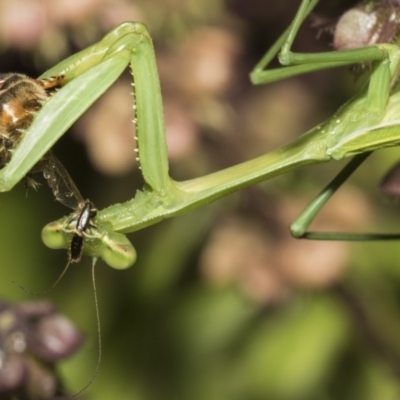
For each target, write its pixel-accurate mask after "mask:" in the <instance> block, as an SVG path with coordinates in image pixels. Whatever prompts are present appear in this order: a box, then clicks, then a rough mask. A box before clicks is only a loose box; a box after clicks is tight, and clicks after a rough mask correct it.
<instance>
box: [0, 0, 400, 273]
mask: <svg viewBox="0 0 400 400" xmlns="http://www.w3.org/2000/svg"><path fill="white" fill-rule="evenodd" d="M317 3H318V0H303V1H302V2H301V4H300V7H299V9H298V11H297V14H296V16H295V18H294V20H293V22H292V24H291V25H290V26H289V28H288V29H287V30H286V31H285V32H284V33H283V34H282V35H281V37H280V38H279V39H278V40H277V41H276V43H275V44H274V45H273V46H272V47H271V49H270V50H269V51H268V52H267V53H266V55H265V56H264V57H263V58H262V60H261V61H260V62H259V63H258V64H257V66H256V67H255V69H254V70H253V71H252V73H251V74H250V77H251V81H252V82H253V83H254V84H264V83H268V82H273V81H277V80H281V79H285V78H287V77H291V76H295V75H299V74H304V73H309V72H312V71H317V70H321V69H326V68H334V67H342V66H347V65H352V64H356V63H371V64H372V68H371V72H370V77H369V79H368V82H367V83H366V85H365V87H364V88H363V89H362V90H361V92H360V93H358V94H357V95H356V96H354V97H353V98H352V99H351V100H350V101H348V102H347V103H346V104H345V105H344V106H343V107H341V108H340V109H339V110H338V111H337V112H336V114H335V115H333V116H332V118H330V119H329V120H328V121H326V122H324V123H322V124H320V125H318V126H316V127H315V128H313V129H311V130H310V131H308V132H307V133H305V134H303V135H302V136H300V137H299V138H298V139H296V140H294V141H292V142H291V143H289V144H287V145H285V146H283V147H281V148H278V149H276V150H273V151H271V152H269V153H267V154H264V155H261V156H259V157H257V158H254V159H251V160H249V161H246V162H243V163H241V164H238V165H235V166H233V167H230V168H227V169H224V170H221V171H218V172H215V173H211V174H209V175H206V176H203V177H200V178H195V179H191V180H187V181H183V182H177V181H175V180H173V179H172V178H171V177H170V176H169V173H168V158H167V147H166V141H165V127H164V121H163V109H162V98H161V91H160V83H159V78H158V72H157V66H156V59H155V54H154V49H153V45H152V41H151V37H150V35H149V33H148V31H147V29H146V27H145V26H144V25H143V24H141V23H133V22H126V23H123V24H121V25H119V26H118V27H116V28H115V29H113V30H112V31H111V32H109V33H108V34H107V35H106V36H105V37H104V38H103V39H102V40H100V41H99V42H98V43H96V44H94V45H92V46H90V47H89V48H87V49H85V50H83V51H81V52H79V53H77V54H75V55H73V56H71V57H69V58H67V59H66V60H64V61H62V62H61V63H59V64H58V65H56V66H55V67H53V68H51V69H50V70H48V71H47V72H45V73H44V74H43V75H42V76H41V77H40V78H39V79H41V78H50V77H54V76H62V77H63V82H64V84H63V87H62V89H61V90H59V91H58V92H57V93H55V94H54V95H52V96H51V97H50V99H49V100H47V101H46V102H45V104H44V105H43V107H42V108H41V110H40V111H39V112H37V115H36V116H35V118H34V121H33V123H32V124H31V126H30V127H29V128H28V129H27V130H26V131H25V132H24V135H23V137H22V139H21V141H20V143H19V145H18V147H17V148H16V149H15V151H14V152H13V154H12V157H11V160H10V162H9V163H8V164H7V165H6V166H5V167H4V168H3V169H2V170H1V171H0V191H7V190H10V189H11V188H12V187H13V186H14V185H15V184H16V183H18V182H19V181H20V180H21V179H23V178H24V177H25V176H26V175H27V174H28V173H29V171H31V170H32V169H33V168H34V166H35V165H36V164H37V163H38V162H39V161H40V160H41V159H42V158H43V157H45V155H46V154H47V153H48V152H49V151H50V149H51V147H52V146H53V145H54V143H55V142H56V141H57V140H58V139H59V138H60V136H61V135H63V134H64V133H65V131H66V130H67V129H68V128H69V127H70V126H71V125H72V123H73V122H74V121H75V120H76V119H77V118H78V117H79V116H80V115H81V114H82V113H84V112H85V110H86V109H87V108H88V107H89V106H90V105H91V104H92V103H93V102H94V101H95V100H96V99H97V98H98V97H99V96H101V95H102V94H103V93H104V92H105V91H106V90H107V88H108V87H109V86H110V85H111V84H112V83H113V82H114V81H115V80H116V79H117V78H118V77H119V75H120V74H121V73H122V72H123V71H124V70H125V69H126V68H127V67H128V66H130V68H131V70H132V74H133V77H134V91H133V92H134V100H135V102H134V110H135V123H136V130H137V155H138V160H139V162H140V167H141V172H142V175H143V178H144V181H145V185H144V187H143V189H142V190H141V191H138V192H137V193H136V194H135V196H134V198H133V199H131V200H129V201H127V202H125V203H122V204H114V205H111V206H109V207H107V208H105V209H102V210H100V211H99V212H97V215H96V216H95V217H94V218H93V224H92V226H90V227H89V228H88V229H87V231H86V232H85V235H84V252H85V253H86V254H87V255H90V256H92V257H94V258H96V257H101V258H103V260H104V261H105V262H106V263H108V264H109V265H110V266H111V267H113V268H116V269H124V268H127V267H129V266H130V265H132V264H133V263H134V261H135V259H136V252H135V250H134V248H133V246H132V245H131V243H130V242H129V240H128V239H127V238H126V236H125V235H124V234H126V233H129V232H133V231H136V230H139V229H143V228H145V227H147V226H150V225H152V224H156V223H158V222H160V221H162V220H163V219H165V218H171V217H174V216H177V215H180V214H183V213H185V212H188V211H190V210H193V209H195V208H197V207H201V206H202V205H205V204H207V203H209V202H211V201H214V200H217V199H219V198H221V197H223V196H226V195H228V194H230V193H232V192H235V191H237V190H240V189H242V188H244V187H247V186H249V185H253V184H256V183H258V182H261V181H264V180H266V179H270V178H273V177H275V176H278V175H280V174H283V173H286V172H289V171H292V170H294V169H296V168H299V167H301V166H304V165H307V164H317V163H323V162H328V161H330V160H340V159H343V158H347V157H350V156H354V158H353V159H352V160H351V161H350V162H349V163H348V164H347V166H346V167H345V168H344V169H343V170H342V171H341V172H340V173H339V174H338V175H337V177H336V178H335V179H334V180H333V181H332V182H331V183H329V185H328V186H327V187H326V188H325V189H324V190H323V191H322V192H321V193H320V195H318V196H317V197H316V199H315V200H314V201H313V202H312V203H311V204H310V205H309V206H308V207H307V208H306V209H305V210H304V211H303V213H302V214H301V215H300V217H299V218H298V219H297V220H296V221H295V222H294V223H293V224H292V225H291V232H292V234H293V236H295V237H297V238H308V239H317V240H367V239H374V240H387V239H400V234H380V235H379V234H370V235H367V234H365V235H360V234H341V233H332V232H330V233H319V232H307V228H308V226H309V225H310V223H311V222H312V220H313V219H314V218H315V216H316V215H317V213H318V212H319V211H320V209H321V208H322V207H323V206H324V204H325V203H326V202H327V201H328V200H329V198H330V197H331V196H332V195H333V194H334V192H335V191H336V190H337V189H338V188H339V187H340V185H341V184H342V183H343V182H345V181H346V179H347V178H348V177H349V176H350V174H351V173H352V172H353V171H354V170H355V169H356V168H357V167H358V166H359V165H360V164H361V163H362V162H363V161H364V160H365V159H366V157H367V156H368V155H369V154H370V153H371V152H372V151H374V150H379V149H382V148H384V147H388V146H396V145H399V144H400V92H399V90H398V89H399V87H398V86H396V85H395V77H396V73H397V70H398V66H399V62H400V48H399V47H398V46H397V45H395V44H387V43H382V44H375V45H371V46H367V47H363V48H358V49H350V50H343V51H331V52H326V53H319V54H299V53H293V52H292V51H291V47H292V43H293V41H294V40H295V37H296V34H297V32H298V30H299V28H300V26H301V24H302V23H303V21H304V20H305V18H306V17H307V16H308V15H309V13H310V12H311V11H312V9H313V8H314V7H315V5H316V4H317ZM277 55H278V57H279V60H280V62H281V64H282V65H283V67H282V68H277V69H267V66H268V64H269V63H270V62H271V61H272V60H273V59H274V58H275V57H276V56H277ZM133 147H134V145H133V144H132V151H133ZM76 225H77V216H76V213H75V214H72V216H68V217H64V218H62V219H60V220H58V221H56V222H52V223H50V224H48V225H47V226H46V227H45V228H44V229H43V231H42V238H43V241H44V243H45V244H46V245H47V246H48V247H50V248H55V249H58V248H68V247H69V245H70V242H71V240H72V236H73V235H74V229H75V228H74V227H75V226H76Z"/></svg>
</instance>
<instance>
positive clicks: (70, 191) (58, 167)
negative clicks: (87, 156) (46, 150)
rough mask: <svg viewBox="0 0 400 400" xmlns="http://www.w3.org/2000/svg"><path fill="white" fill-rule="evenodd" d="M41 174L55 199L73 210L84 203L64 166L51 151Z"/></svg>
mask: <svg viewBox="0 0 400 400" xmlns="http://www.w3.org/2000/svg"><path fill="white" fill-rule="evenodd" d="M43 176H44V177H45V179H46V180H47V183H48V185H49V187H50V189H51V190H52V192H53V194H54V197H55V198H56V200H57V201H59V202H60V203H62V204H64V205H65V206H66V207H69V208H72V209H73V210H75V209H77V208H79V207H80V205H81V204H82V203H84V200H83V197H82V195H81V193H80V191H79V190H78V188H77V187H76V185H75V183H74V181H73V180H72V178H71V177H70V176H69V174H68V172H67V170H66V169H65V167H64V166H63V165H62V164H61V162H60V161H59V160H58V158H57V157H55V156H54V155H53V154H52V153H50V154H48V155H47V160H46V162H45V166H44V168H43Z"/></svg>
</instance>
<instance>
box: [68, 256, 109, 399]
mask: <svg viewBox="0 0 400 400" xmlns="http://www.w3.org/2000/svg"><path fill="white" fill-rule="evenodd" d="M96 262H97V257H93V262H92V284H93V295H94V307H95V313H96V321H97V345H98V350H99V351H98V357H97V364H96V369H95V370H94V373H93V376H92V377H91V378H90V380H89V382H88V383H86V385H85V386H84V387H83V388H82V389H80V390H79V391H78V392H76V393H74V394H73V395H72V396H71V397H76V396H79V395H80V394H81V393H83V392H84V391H85V390H86V389H87V388H88V387H89V386H90V385H91V384H92V383H93V381H94V380H95V379H96V377H97V375H98V373H99V371H100V365H101V358H102V354H103V353H102V347H101V323H100V311H99V301H98V298H97V289H96V279H95V266H96Z"/></svg>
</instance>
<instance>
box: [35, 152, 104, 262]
mask: <svg viewBox="0 0 400 400" xmlns="http://www.w3.org/2000/svg"><path fill="white" fill-rule="evenodd" d="M43 176H44V177H45V178H46V180H47V183H48V185H49V187H50V188H51V190H52V191H53V194H54V197H55V198H56V200H58V201H59V202H60V203H62V204H64V205H65V206H66V207H69V208H72V209H73V210H74V211H75V214H73V216H72V218H71V219H70V221H69V224H68V225H69V227H68V229H70V231H72V232H73V233H74V234H73V236H72V239H71V243H70V247H69V257H70V261H71V262H79V261H80V259H81V256H82V251H83V239H84V236H85V235H86V233H87V231H88V229H90V228H95V225H94V224H93V223H92V221H91V219H92V218H94V217H95V216H96V213H97V210H96V208H95V207H94V205H93V203H92V202H91V201H89V200H84V199H83V197H82V195H81V193H80V191H79V189H78V188H77V187H76V185H75V183H74V181H73V180H72V178H71V177H70V175H69V174H68V172H67V170H66V169H65V168H64V166H63V165H62V164H61V162H60V161H59V160H58V158H56V157H54V156H53V155H52V154H48V155H47V160H46V162H45V167H44V168H43Z"/></svg>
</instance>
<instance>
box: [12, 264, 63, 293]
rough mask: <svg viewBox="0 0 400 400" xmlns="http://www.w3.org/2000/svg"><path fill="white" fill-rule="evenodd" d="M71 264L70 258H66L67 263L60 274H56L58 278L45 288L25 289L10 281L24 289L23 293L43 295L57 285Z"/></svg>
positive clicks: (18, 284) (18, 285)
mask: <svg viewBox="0 0 400 400" xmlns="http://www.w3.org/2000/svg"><path fill="white" fill-rule="evenodd" d="M70 264H71V259H69V260H68V262H67V265H66V266H65V267H64V269H63V270H62V272H61V274H60V275H59V276H58V278H57V279H56V280H55V281H54V283H53V284H52V285H51V286H50V287H49V288H48V289H46V290H41V291H39V292H32V291H30V290H28V289H25V288H24V287H23V286H22V285H21V284H20V283H18V282H16V281H11V283H12V284H13V285H15V286H17V287H19V288H20V289H21V290H22V291H24V292H25V293H27V294H29V295H31V296H43V295H45V294H48V293H50V292H51V291H52V290H53V289H54V288H55V287H56V286H57V285H58V283H59V282H60V281H61V279H62V278H63V276H64V275H65V273H66V272H67V270H68V268H69V266H70Z"/></svg>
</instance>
